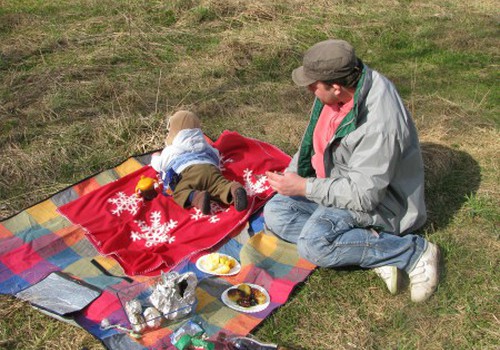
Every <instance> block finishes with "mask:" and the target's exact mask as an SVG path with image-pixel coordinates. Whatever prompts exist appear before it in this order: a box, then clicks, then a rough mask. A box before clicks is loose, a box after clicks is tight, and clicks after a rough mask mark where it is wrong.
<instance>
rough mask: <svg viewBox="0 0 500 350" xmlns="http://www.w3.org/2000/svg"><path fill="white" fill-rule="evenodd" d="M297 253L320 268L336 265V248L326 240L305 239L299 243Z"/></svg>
mask: <svg viewBox="0 0 500 350" xmlns="http://www.w3.org/2000/svg"><path fill="white" fill-rule="evenodd" d="M297 251H298V253H299V255H300V257H302V258H304V259H306V260H307V261H309V262H311V263H313V264H314V265H316V266H320V267H333V266H335V265H336V263H335V262H336V260H337V259H335V247H334V245H333V244H331V243H330V242H328V241H327V240H326V239H321V238H316V239H304V238H301V239H299V241H298V242H297Z"/></svg>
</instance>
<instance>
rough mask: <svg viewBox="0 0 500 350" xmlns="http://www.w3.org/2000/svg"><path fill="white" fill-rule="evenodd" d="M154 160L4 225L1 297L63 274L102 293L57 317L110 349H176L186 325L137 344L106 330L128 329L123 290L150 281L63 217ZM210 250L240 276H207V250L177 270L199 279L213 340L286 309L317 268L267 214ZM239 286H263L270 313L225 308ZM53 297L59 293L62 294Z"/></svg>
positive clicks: (135, 160) (86, 183)
mask: <svg viewBox="0 0 500 350" xmlns="http://www.w3.org/2000/svg"><path fill="white" fill-rule="evenodd" d="M221 137H222V135H221ZM254 141H255V142H257V141H256V140H254ZM257 143H258V144H260V145H262V147H263V149H264V150H273V149H274V147H273V146H271V145H267V144H264V143H260V142H257ZM149 160H150V155H147V154H146V155H141V156H137V157H132V158H130V159H127V160H126V161H124V162H123V163H121V164H119V165H118V166H116V167H114V168H113V169H109V170H106V171H103V172H101V173H99V174H96V175H94V176H92V177H90V178H88V179H85V180H83V181H81V182H80V183H77V184H75V185H73V186H71V187H69V188H67V189H65V190H63V191H60V192H58V193H56V194H55V195H53V196H51V197H50V198H48V199H46V200H44V201H42V202H40V203H38V204H35V205H33V206H32V207H30V208H27V209H26V210H23V211H22V212H20V213H18V214H16V215H13V216H12V217H10V218H7V219H5V220H3V221H2V222H0V293H2V294H9V295H16V294H17V293H19V292H21V291H25V290H26V289H28V288H29V287H32V286H34V285H36V284H37V283H38V282H40V281H42V280H43V279H44V278H46V277H47V276H49V275H50V274H51V273H52V272H62V273H65V274H68V275H70V276H73V277H74V278H77V279H78V280H80V281H82V282H84V283H88V284H89V285H92V286H94V287H95V288H98V289H99V290H100V291H101V292H100V294H99V296H98V297H97V298H96V299H95V300H94V301H92V302H91V303H90V304H89V305H88V306H87V307H85V308H83V309H82V310H80V311H77V312H73V313H72V314H69V315H66V316H65V317H58V318H60V319H63V320H65V321H68V322H74V323H75V324H77V325H79V326H80V327H82V328H84V329H85V330H87V331H88V332H89V333H91V334H92V335H94V336H95V337H96V338H97V339H99V340H101V342H102V343H103V344H104V346H106V348H107V349H110V350H132V349H134V350H135V349H166V348H167V349H168V348H171V344H170V339H169V335H170V334H171V333H172V331H174V330H175V329H177V328H178V327H179V326H180V325H181V323H180V322H177V323H172V324H168V326H166V327H164V328H161V329H159V330H156V331H152V332H148V333H147V334H145V335H144V336H143V337H142V338H141V339H134V338H132V337H130V336H129V335H128V334H125V333H123V332H121V331H119V330H116V329H108V330H104V329H102V328H101V327H100V323H101V321H102V319H104V318H107V319H109V321H110V322H111V323H119V324H122V325H124V326H127V323H128V320H127V318H126V315H125V313H124V310H123V308H122V305H121V303H120V300H119V298H118V292H119V291H120V290H122V289H123V288H126V287H129V286H130V285H131V284H133V283H137V282H143V281H145V280H146V279H147V278H149V277H146V276H133V277H129V276H127V275H126V274H125V272H124V269H123V268H122V266H120V263H119V261H118V260H117V259H115V258H114V256H113V255H110V256H105V255H102V254H100V252H99V251H98V249H96V247H95V246H94V244H92V243H91V242H90V240H89V239H87V238H88V233H87V232H86V231H85V229H83V228H82V227H81V226H80V225H76V224H73V223H72V222H70V221H69V220H67V219H66V218H65V217H64V216H63V215H61V214H60V213H59V212H58V208H60V207H62V206H64V205H66V204H68V203H70V202H72V201H75V200H77V199H79V198H82V197H84V196H86V195H87V194H90V193H92V192H94V191H98V190H99V189H101V188H103V187H105V186H106V185H108V184H111V183H113V182H116V181H117V180H119V179H121V178H124V177H126V176H128V175H130V174H133V173H134V172H137V171H141V169H143V170H144V167H145V166H146V165H147V164H149ZM247 214H248V213H247ZM245 215H246V214H244V215H243V216H242V217H244V216H245ZM209 251H220V252H224V253H227V254H229V255H232V256H234V257H236V258H237V259H238V260H239V261H240V262H241V265H242V269H241V272H240V273H238V274H237V275H235V276H230V277H222V278H221V277H218V278H213V277H209V276H207V275H205V274H203V273H202V272H201V271H199V270H197V269H196V267H195V261H196V259H197V258H198V256H200V255H201V254H203V252H198V253H192V255H191V256H190V257H188V258H187V259H183V260H181V261H179V262H178V263H177V264H176V265H175V266H174V267H173V268H172V269H173V270H175V271H179V272H180V273H182V272H187V271H192V272H194V273H196V275H197V276H198V279H199V284H198V287H197V289H196V295H197V300H198V303H197V307H196V312H195V314H194V315H193V316H192V319H194V320H196V321H197V322H198V323H200V324H201V325H202V327H203V328H204V329H205V330H206V333H207V334H208V335H209V336H210V337H213V338H215V337H217V336H218V334H220V333H226V334H239V335H246V334H248V333H249V332H250V331H251V330H252V329H254V328H255V327H256V326H257V325H258V324H259V323H260V322H262V321H263V320H264V319H265V318H266V317H267V316H268V315H269V314H270V313H271V312H272V311H273V310H275V309H276V308H277V307H279V306H280V305H282V304H283V303H285V302H286V300H287V299H288V297H289V294H290V293H291V291H292V290H293V288H294V287H295V286H296V285H297V284H298V283H300V282H301V281H303V280H304V279H305V278H306V277H307V276H308V275H309V274H310V273H311V271H312V270H313V269H314V266H313V265H311V264H310V263H308V262H307V261H305V260H303V259H301V258H299V257H298V255H297V253H296V249H295V247H294V246H293V245H291V244H289V243H286V242H283V241H281V240H279V239H276V238H275V237H273V236H269V235H267V234H265V233H264V232H263V219H262V216H261V212H257V213H255V214H253V215H252V216H250V217H249V219H248V225H247V227H245V228H243V229H242V230H241V232H239V233H237V232H233V233H232V234H231V235H228V236H227V237H226V238H221V240H220V242H218V243H216V245H214V246H213V247H212V248H211V249H210V250H209ZM207 252H208V251H207ZM165 266H166V265H165ZM240 282H247V283H255V284H259V285H261V286H263V287H264V288H265V289H266V290H267V291H268V292H269V294H270V296H271V303H270V305H269V307H268V308H266V309H265V310H263V311H261V312H258V313H255V314H244V313H239V312H237V311H234V310H232V309H230V308H228V307H226V306H225V305H224V304H223V303H222V301H221V299H220V295H221V293H222V291H223V290H225V289H226V288H227V287H228V286H230V285H234V284H237V283H240ZM53 295H54V296H55V295H57V291H56V290H55V291H54V293H53ZM182 322H184V321H182Z"/></svg>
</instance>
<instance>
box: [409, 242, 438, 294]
mask: <svg viewBox="0 0 500 350" xmlns="http://www.w3.org/2000/svg"><path fill="white" fill-rule="evenodd" d="M439 256H440V253H439V248H438V246H437V245H435V244H433V243H431V242H428V243H427V248H426V249H425V250H424V252H423V254H422V256H421V257H420V259H418V261H417V263H416V264H415V267H414V268H413V269H412V270H411V271H410V272H408V276H409V277H410V294H411V300H412V301H414V302H416V303H418V302H421V301H425V300H427V299H429V297H430V296H431V295H432V293H434V291H435V290H436V288H437V285H438V283H439Z"/></svg>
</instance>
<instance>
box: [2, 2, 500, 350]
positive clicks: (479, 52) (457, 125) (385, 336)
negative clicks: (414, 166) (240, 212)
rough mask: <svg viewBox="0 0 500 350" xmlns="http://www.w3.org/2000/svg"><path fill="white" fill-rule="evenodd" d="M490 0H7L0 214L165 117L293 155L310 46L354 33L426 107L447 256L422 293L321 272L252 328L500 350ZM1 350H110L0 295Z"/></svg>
mask: <svg viewBox="0 0 500 350" xmlns="http://www.w3.org/2000/svg"><path fill="white" fill-rule="evenodd" d="M497 7H498V6H497V5H496V3H495V2H494V1H490V0H486V1H481V2H467V3H465V2H462V1H458V0H449V1H446V2H439V3H438V2H435V1H430V0H425V1H418V2H416V1H410V0H405V1H399V2H394V1H388V0H373V1H357V2H353V1H336V2H317V1H312V0H300V1H292V0H280V1H270V0H258V1H252V2H245V1H231V0H206V1H201V0H170V1H161V0H153V1H141V0H130V1H126V2H120V1H112V0H104V1H79V0H68V1H62V2H61V1H55V0H48V1H38V0H6V1H5V0H4V1H3V2H1V6H0V82H1V84H0V217H3V218H5V217H7V216H9V215H12V214H13V213H15V212H18V211H20V210H22V209H24V208H27V207H29V206H30V205H32V204H34V203H37V202H38V201H40V200H42V199H45V198H47V197H48V196H50V195H51V194H53V193H55V192H57V191H58V190H60V189H62V188H64V187H67V186H69V185H70V184H72V183H75V182H77V181H79V180H81V179H83V178H86V177H88V176H90V175H91V174H94V173H96V172H100V171H102V170H105V169H108V168H110V167H112V166H114V165H116V164H118V163H120V162H121V161H122V160H124V159H125V158H127V157H128V156H130V155H132V154H139V153H144V152H148V151H152V150H155V149H159V148H161V147H162V146H163V139H164V136H165V131H166V129H165V128H166V124H165V120H164V118H165V116H166V115H169V114H171V113H172V112H174V111H175V110H177V109H180V108H189V109H192V110H193V111H195V112H197V113H198V114H199V115H200V117H201V119H202V123H203V127H204V131H205V132H206V133H207V134H208V135H209V136H210V137H212V138H213V139H216V138H217V137H218V135H219V134H220V133H221V132H222V131H223V130H233V131H238V132H240V133H242V134H243V135H246V136H249V137H254V138H257V139H260V140H264V141H267V142H270V143H273V144H274V145H276V146H278V147H280V148H281V149H282V150H284V151H285V152H287V153H288V154H293V153H294V152H295V151H296V149H297V146H298V144H299V143H300V141H301V138H302V134H303V131H304V128H305V126H306V124H307V116H308V113H309V109H310V104H311V100H312V97H311V95H310V93H309V92H308V91H307V89H304V88H298V87H296V86H294V85H293V83H292V81H291V78H290V74H291V71H292V70H293V69H294V68H296V67H297V66H299V65H300V64H301V59H302V55H303V52H304V50H306V49H307V48H308V47H310V46H311V45H312V44H314V43H316V42H318V41H320V40H324V39H328V38H343V39H346V40H348V41H351V42H352V43H353V44H354V46H355V48H356V52H357V53H358V55H359V56H360V57H361V58H362V59H363V61H364V62H365V63H367V64H368V65H369V66H371V67H372V68H374V69H376V70H379V71H380V72H381V73H383V74H384V75H386V76H387V77H388V78H390V79H391V80H392V81H393V82H394V84H395V85H396V87H397V89H398V90H399V91H400V93H401V94H402V96H403V98H404V100H405V102H406V104H407V107H408V109H409V110H410V111H411V113H412V114H413V117H414V119H415V121H416V125H417V128H418V131H419V133H420V135H421V139H422V144H423V150H424V160H425V164H426V202H427V207H428V214H429V220H428V222H427V224H426V226H425V227H424V229H423V230H422V232H421V233H422V234H424V235H425V236H426V237H427V238H428V239H429V240H431V241H433V242H435V243H437V244H439V246H440V247H441V249H442V252H443V256H444V264H443V267H442V282H441V284H440V286H439V289H438V291H437V293H436V294H435V295H434V296H433V297H432V298H431V299H430V300H429V301H428V302H426V303H423V304H413V303H411V302H410V301H409V292H408V291H407V290H405V291H404V292H403V293H401V294H400V295H397V296H391V295H389V294H388V293H387V292H386V290H385V286H384V284H383V282H382V281H381V280H380V279H378V277H377V276H376V275H374V274H373V273H372V272H371V271H365V270H361V269H340V270H332V269H318V270H316V271H315V272H314V273H313V274H312V275H311V276H310V278H309V279H308V280H307V281H306V282H305V283H303V284H301V285H300V286H299V287H298V288H297V290H296V291H295V292H294V293H293V294H292V296H291V298H290V300H289V302H288V303H287V304H286V305H284V306H283V307H281V308H280V309H279V310H277V311H276V312H275V313H273V315H272V316H271V317H269V318H268V319H266V320H265V321H264V322H263V323H262V325H261V326H260V327H259V328H258V329H257V330H256V331H255V332H254V333H255V335H256V336H257V337H259V338H261V339H262V340H265V341H274V342H277V343H279V344H288V345H290V346H291V347H292V346H293V345H295V346H296V347H299V348H303V349H307V350H309V349H311V350H312V349H315V350H316V349H327V350H328V349H387V348H391V349H451V348H457V349H476V348H477V349H496V348H498V346H499V345H500V344H499V341H498V339H499V337H498V335H499V333H498V330H497V329H498V318H499V315H500V307H499V304H498V288H499V286H500V280H499V279H500V277H499V274H498V273H497V271H498V256H499V253H500V251H499V245H498V239H499V236H498V227H499V222H500V219H499V211H498V208H499V207H500V198H499V195H498V186H499V178H498V174H497V173H498V168H499V160H498V138H499V135H498V126H499V124H500V119H499V118H500V117H499V116H500V113H499V112H500V111H499V104H498V101H499V100H500V95H499V94H500V90H499V89H498V88H497V85H498V83H497V82H498V78H499V73H498V69H497V67H498V57H499V56H500V55H499V53H500V51H499V49H498V48H499V47H500V41H499V36H498V23H497V18H496V17H495V13H497V12H498V11H497ZM0 305H1V306H2V307H0V348H2V347H3V348H6V349H26V350H35V349H36V350H39V349H47V350H48V349H50V350H54V349H56V350H57V349H61V350H62V349H64V350H66V349H82V348H84V347H86V348H88V349H89V350H98V349H103V347H102V345H101V344H100V343H99V342H97V341H96V340H95V339H93V338H92V336H90V335H89V334H87V333H86V332H84V331H82V330H78V329H74V328H73V327H69V326H66V325H64V324H61V323H60V322H58V321H54V320H52V319H50V318H47V317H45V316H41V315H40V313H38V312H35V311H33V310H31V308H29V307H28V306H27V305H24V304H22V303H19V302H18V301H16V300H15V299H12V298H8V297H2V298H1V299H0Z"/></svg>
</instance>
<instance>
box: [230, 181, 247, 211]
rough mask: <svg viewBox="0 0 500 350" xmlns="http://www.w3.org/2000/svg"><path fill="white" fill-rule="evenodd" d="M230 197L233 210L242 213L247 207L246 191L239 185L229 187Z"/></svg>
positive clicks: (234, 184)
mask: <svg viewBox="0 0 500 350" xmlns="http://www.w3.org/2000/svg"><path fill="white" fill-rule="evenodd" d="M231 195H232V196H233V203H234V208H235V209H236V210H237V211H243V210H245V209H246V208H247V206H248V201H247V191H246V190H245V187H243V186H242V185H241V184H240V183H233V184H232V185H231Z"/></svg>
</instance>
